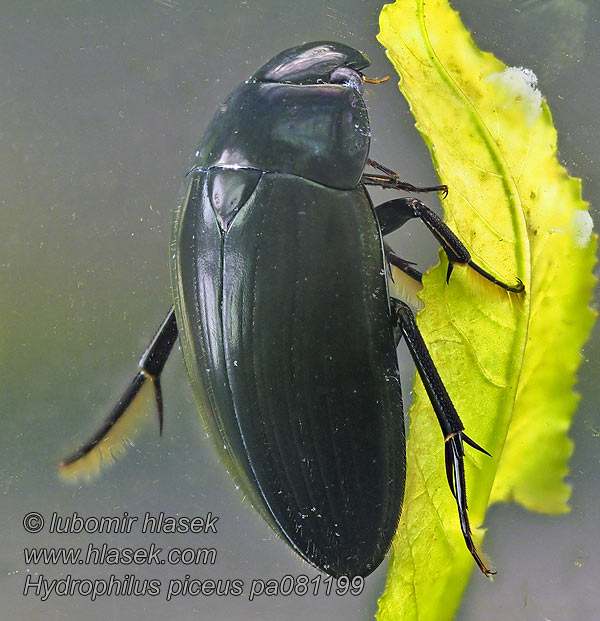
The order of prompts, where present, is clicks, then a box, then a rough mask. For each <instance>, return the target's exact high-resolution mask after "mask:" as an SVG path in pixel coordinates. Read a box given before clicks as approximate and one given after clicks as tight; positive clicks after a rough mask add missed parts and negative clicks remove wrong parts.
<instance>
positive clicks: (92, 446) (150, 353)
mask: <svg viewBox="0 0 600 621" xmlns="http://www.w3.org/2000/svg"><path fill="white" fill-rule="evenodd" d="M177 335H178V330H177V323H176V321H175V310H174V309H173V308H171V310H170V311H169V314H168V315H167V317H166V318H165V320H164V321H163V322H162V324H161V325H160V328H159V329H158V331H157V333H156V335H155V336H154V338H153V339H152V341H151V342H150V345H148V347H147V348H146V351H144V353H143V355H142V357H141V358H140V361H139V363H138V372H137V373H136V374H135V376H134V378H133V379H132V380H131V382H130V383H129V385H128V386H127V388H126V389H125V391H124V392H123V394H122V395H121V398H120V399H119V400H118V401H117V403H116V405H115V406H114V407H113V409H112V410H111V412H110V414H109V415H108V417H107V418H106V420H105V421H104V424H103V425H102V427H100V429H98V431H97V432H96V433H95V434H94V435H93V436H92V437H91V438H90V439H89V440H88V441H87V442H86V443H85V444H84V445H83V446H82V447H81V448H80V449H78V450H77V451H76V452H75V453H73V454H72V455H70V456H69V457H67V458H66V459H63V460H62V461H61V463H60V472H61V474H62V476H63V477H64V478H66V479H71V480H79V479H81V478H88V479H89V478H92V477H93V476H95V475H96V474H97V473H98V472H100V470H101V469H102V466H103V465H104V464H105V463H107V462H111V461H114V458H115V456H116V455H118V454H120V453H122V452H123V449H124V446H125V445H127V444H131V440H130V437H131V435H132V433H133V432H135V430H136V429H135V422H136V420H137V419H136V414H139V413H143V411H144V410H143V408H140V402H141V401H142V397H143V396H150V395H152V394H153V397H154V399H155V401H156V406H157V413H158V424H159V430H160V433H161V434H162V428H163V398H162V389H161V384H160V374H161V373H162V370H163V368H164V366H165V363H166V362H167V358H168V357H169V354H170V353H171V350H172V349H173V345H174V344H175V341H176V340H177ZM147 393H148V394H147Z"/></svg>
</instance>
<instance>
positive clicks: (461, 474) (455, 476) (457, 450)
mask: <svg viewBox="0 0 600 621" xmlns="http://www.w3.org/2000/svg"><path fill="white" fill-rule="evenodd" d="M463 440H464V441H465V442H466V443H467V444H469V445H470V446H472V447H473V448H475V449H477V450H478V451H481V452H482V453H485V454H486V455H489V453H488V452H487V451H486V450H485V449H483V448H482V447H481V446H479V445H478V444H477V443H476V442H474V441H473V440H471V438H469V437H468V436H467V435H466V434H465V433H464V432H462V431H459V432H457V433H454V434H452V435H450V436H448V437H447V438H446V441H445V457H446V476H447V478H448V484H449V485H450V489H451V490H452V494H453V495H454V498H456V504H457V505H458V516H459V518H460V528H461V530H462V534H463V537H464V539H465V543H466V545H467V549H468V550H469V552H470V553H471V556H472V557H473V558H474V559H475V562H476V563H477V566H478V567H479V569H480V570H481V572H482V573H483V574H485V575H486V576H487V577H488V578H489V577H491V576H493V575H494V574H495V573H496V572H495V571H492V570H491V569H488V567H487V566H486V564H485V563H484V562H483V560H482V558H481V556H480V555H479V552H478V551H477V548H476V547H475V542H474V541H473V536H472V534H471V526H470V524H469V516H468V512H467V490H466V482H465V466H464V455H465V451H464V447H463Z"/></svg>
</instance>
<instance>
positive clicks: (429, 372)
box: [392, 299, 495, 576]
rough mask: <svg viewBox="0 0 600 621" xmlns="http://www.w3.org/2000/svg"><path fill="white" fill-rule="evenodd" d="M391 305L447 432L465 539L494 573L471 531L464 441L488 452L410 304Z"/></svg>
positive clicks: (449, 472)
mask: <svg viewBox="0 0 600 621" xmlns="http://www.w3.org/2000/svg"><path fill="white" fill-rule="evenodd" d="M392 308H393V310H394V313H395V316H396V324H397V327H396V329H397V330H398V332H399V333H400V334H401V335H402V336H404V338H405V340H406V343H407V345H408V349H409V351H410V354H411V356H412V358H413V360H414V362H415V366H416V367H417V371H418V373H419V375H420V377H421V380H422V381H423V385H424V386H425V390H426V391H427V395H428V396H429V399H430V401H431V404H432V405H433V409H434V411H435V414H436V416H437V419H438V422H439V425H440V428H441V430H442V434H443V436H444V440H445V462H446V476H447V478H448V484H449V486H450V490H451V491H452V494H453V495H454V497H455V498H456V504H457V506H458V515H459V519H460V527H461V531H462V534H463V537H464V539H465V543H466V545H467V548H468V550H469V552H470V553H471V555H472V556H473V558H474V559H475V562H476V563H477V565H478V567H479V569H480V570H481V571H482V572H483V573H484V574H485V575H486V576H492V575H493V574H494V573H495V572H493V571H491V570H490V569H488V568H487V567H486V565H485V563H484V562H483V560H482V559H481V556H480V555H479V553H478V551H477V548H476V547H475V543H474V541H473V537H472V535H471V527H470V524H469V516H468V512H467V492H466V480H465V467H464V455H465V453H464V447H463V441H464V442H466V443H467V444H469V445H470V446H472V447H473V448H475V449H477V450H478V451H481V452H482V453H485V454H486V455H489V453H488V452H487V451H486V450H485V449H483V448H482V447H481V446H479V445H478V444H477V443H476V442H475V441H473V440H472V439H471V438H469V437H468V436H467V435H466V434H465V433H464V425H463V424H462V421H461V420H460V417H459V416H458V413H457V411H456V409H455V407H454V404H453V403H452V400H451V399H450V395H448V392H447V391H446V388H445V386H444V384H443V382H442V379H441V377H440V375H439V373H438V371H437V369H436V368H435V365H434V363H433V360H432V359H431V355H430V354H429V351H428V350H427V347H426V345H425V341H424V340H423V337H422V336H421V333H420V332H419V329H418V327H417V324H416V322H415V318H414V315H413V313H412V311H411V309H410V307H409V306H408V305H407V304H405V303H404V302H401V301H398V300H394V299H392Z"/></svg>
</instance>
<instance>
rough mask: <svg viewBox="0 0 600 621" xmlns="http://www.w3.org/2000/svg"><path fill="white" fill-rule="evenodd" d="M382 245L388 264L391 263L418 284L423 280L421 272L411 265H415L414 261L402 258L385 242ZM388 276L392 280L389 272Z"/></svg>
mask: <svg viewBox="0 0 600 621" xmlns="http://www.w3.org/2000/svg"><path fill="white" fill-rule="evenodd" d="M383 247H384V250H385V258H386V259H387V261H388V264H389V265H393V266H394V267H397V268H398V269H399V270H402V271H403V272H404V273H405V274H406V275H407V276H408V277H410V278H412V279H413V280H414V281H415V282H416V283H418V284H419V285H420V284H421V283H422V282H423V274H421V272H419V270H417V269H415V268H414V267H412V266H413V265H416V263H414V262H413V261H407V260H406V259H403V258H402V257H401V256H399V255H397V254H396V253H395V252H394V251H393V250H392V249H391V248H390V246H388V245H387V244H386V243H384V244H383ZM390 276H391V277H392V280H393V279H394V277H393V275H392V274H390Z"/></svg>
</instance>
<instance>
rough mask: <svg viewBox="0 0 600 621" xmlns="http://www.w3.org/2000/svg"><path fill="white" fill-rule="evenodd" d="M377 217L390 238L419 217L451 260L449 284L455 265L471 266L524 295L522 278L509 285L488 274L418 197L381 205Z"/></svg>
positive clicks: (382, 231)
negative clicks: (407, 223)
mask: <svg viewBox="0 0 600 621" xmlns="http://www.w3.org/2000/svg"><path fill="white" fill-rule="evenodd" d="M375 214H376V216H377V219H378V221H379V226H380V227H381V233H382V235H388V234H389V233H392V232H393V231H395V230H396V229H399V228H400V227H401V226H403V225H404V224H405V223H406V222H408V220H411V219H413V218H419V219H420V220H421V221H422V222H423V223H424V224H425V226H426V227H427V228H428V229H429V230H430V231H431V232H432V233H433V235H434V237H435V238H436V239H437V240H438V241H439V242H440V245H441V246H442V248H443V249H444V252H445V253H446V256H447V257H448V262H449V263H448V272H447V274H446V282H449V281H450V274H451V273H452V269H453V267H454V265H455V264H456V263H459V264H465V265H468V266H469V267H470V268H471V269H473V270H475V271H476V272H477V273H479V274H481V275H482V276H483V277H484V278H486V279H487V280H489V281H490V282H493V283H494V284H495V285H498V286H499V287H502V288H503V289H506V291H512V292H514V293H521V292H522V291H524V290H525V287H524V285H523V283H522V282H521V280H520V279H518V278H517V284H516V285H508V284H506V283H504V282H502V281H501V280H498V279H497V278H496V277H495V276H492V274H490V273H489V272H487V271H486V270H484V269H483V268H482V267H480V266H479V265H477V264H476V263H475V262H474V261H473V260H472V259H471V255H470V253H469V251H468V250H467V249H466V248H465V246H464V244H463V243H462V242H461V241H460V239H458V237H457V236H456V235H455V234H454V233H453V232H452V230H451V229H450V227H449V226H448V225H447V224H446V223H445V222H444V221H443V220H442V219H441V218H440V217H439V216H438V215H437V214H436V213H435V212H434V211H432V210H431V209H429V207H427V205H425V204H424V203H422V202H421V201H420V200H419V199H417V198H412V197H403V198H396V199H394V200H391V201H387V202H385V203H382V204H381V205H378V206H377V207H376V208H375Z"/></svg>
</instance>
